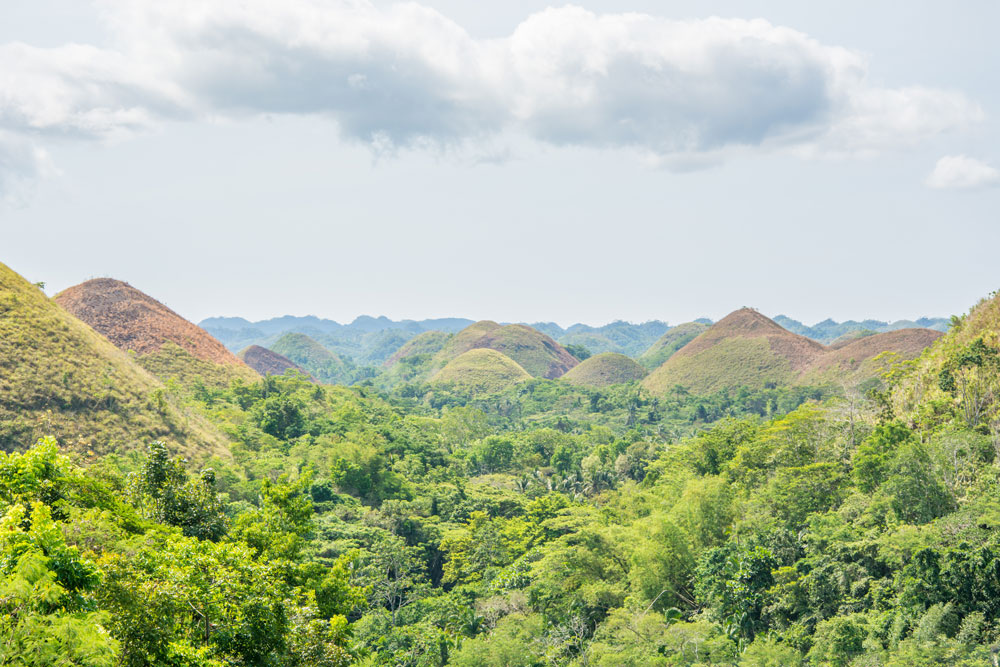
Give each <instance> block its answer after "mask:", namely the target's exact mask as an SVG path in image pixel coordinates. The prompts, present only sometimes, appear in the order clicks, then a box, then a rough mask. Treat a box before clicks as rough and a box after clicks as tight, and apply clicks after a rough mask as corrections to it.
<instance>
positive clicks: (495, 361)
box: [431, 348, 531, 394]
mask: <svg viewBox="0 0 1000 667" xmlns="http://www.w3.org/2000/svg"><path fill="white" fill-rule="evenodd" d="M530 379H531V375H530V374H529V373H528V372H527V371H525V370H524V369H523V368H521V366H520V365H519V364H518V363H517V362H516V361H514V360H513V359H511V358H510V357H508V356H506V355H504V354H502V353H500V352H497V351H496V350H491V349H489V348H475V349H472V350H468V351H467V352H464V353H462V354H460V355H459V356H457V357H456V358H454V359H452V360H451V361H449V362H448V364H447V365H445V367H444V368H442V369H441V370H440V371H438V372H437V373H436V374H435V375H434V377H433V378H432V380H431V381H432V382H433V383H434V384H451V385H455V386H456V387H458V388H460V389H464V390H467V391H470V392H473V393H477V394H491V393H495V392H498V391H502V390H504V389H507V388H508V387H512V386H514V385H515V384H517V383H519V382H524V381H525V380H530Z"/></svg>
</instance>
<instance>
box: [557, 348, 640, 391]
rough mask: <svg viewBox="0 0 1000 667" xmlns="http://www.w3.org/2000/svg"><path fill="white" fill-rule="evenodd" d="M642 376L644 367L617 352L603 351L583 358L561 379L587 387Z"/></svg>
mask: <svg viewBox="0 0 1000 667" xmlns="http://www.w3.org/2000/svg"><path fill="white" fill-rule="evenodd" d="M644 377H646V369H645V368H643V367H642V366H640V365H639V364H637V363H636V362H635V361H634V360H632V359H631V358H629V357H626V356H625V355H624V354H618V353H617V352H605V353H604V354H598V355H596V356H593V357H590V358H589V359H584V360H583V361H581V362H580V364H579V365H578V366H575V367H573V368H571V369H569V371H567V372H566V374H565V375H563V376H562V378H561V379H562V380H565V381H566V382H570V383H572V384H581V385H585V386H588V387H610V386H611V385H614V384H622V383H625V382H634V381H635V380H641V379H642V378H644Z"/></svg>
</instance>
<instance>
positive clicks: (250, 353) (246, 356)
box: [236, 345, 312, 378]
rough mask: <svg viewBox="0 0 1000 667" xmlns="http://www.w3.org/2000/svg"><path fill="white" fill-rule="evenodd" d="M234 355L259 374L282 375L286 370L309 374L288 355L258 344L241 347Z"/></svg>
mask: <svg viewBox="0 0 1000 667" xmlns="http://www.w3.org/2000/svg"><path fill="white" fill-rule="evenodd" d="M236 356H237V357H238V358H239V359H240V360H241V361H242V362H243V363H245V364H246V365H247V366H249V367H250V368H252V369H254V370H255V371H257V372H258V373H260V374H261V375H284V373H285V371H287V370H294V371H298V372H299V373H302V374H303V375H309V373H308V372H306V370H305V369H303V368H302V367H301V366H299V365H298V364H296V363H295V362H293V361H292V360H291V359H289V358H288V357H284V356H282V355H280V354H278V353H277V352H274V351H273V350H269V349H267V348H266V347H261V346H260V345H251V346H250V347H246V348H243V349H242V350H240V353H239V354H237V355H236ZM311 377H312V376H310V378H311Z"/></svg>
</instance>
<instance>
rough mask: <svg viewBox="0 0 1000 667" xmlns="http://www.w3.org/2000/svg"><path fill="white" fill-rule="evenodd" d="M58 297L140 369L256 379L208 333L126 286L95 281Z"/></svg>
mask: <svg viewBox="0 0 1000 667" xmlns="http://www.w3.org/2000/svg"><path fill="white" fill-rule="evenodd" d="M54 298H55V301H56V303H58V304H59V305H60V306H62V307H63V308H65V309H66V310H67V311H68V312H70V313H71V314H73V315H74V316H75V317H77V318H78V319H80V320H82V321H83V322H85V323H87V324H88V325H90V327H91V328H92V329H94V330H95V331H96V332H97V333H99V334H101V335H102V336H104V337H105V338H107V339H108V340H109V341H111V342H112V343H113V344H114V345H115V346H116V347H118V348H119V349H121V350H124V351H126V352H128V351H133V352H135V353H136V359H137V361H138V362H139V364H140V365H142V366H143V367H144V368H146V369H147V370H149V371H150V372H152V373H154V374H155V375H156V376H157V377H159V378H161V379H163V380H167V379H168V378H170V377H177V378H178V379H180V380H181V381H182V382H183V381H187V380H191V379H193V378H198V379H200V380H202V381H208V382H211V383H217V384H227V383H228V381H229V379H230V378H232V377H242V378H244V379H246V380H254V379H258V376H257V374H256V373H255V372H254V371H253V370H251V369H250V367H248V366H247V365H246V364H244V363H243V362H242V361H240V360H239V359H237V358H236V356H235V355H234V354H233V353H232V352H230V351H229V350H227V349H226V347H225V346H224V345H223V344H222V343H220V342H219V341H217V340H216V339H215V338H213V337H212V336H211V334H209V333H208V332H207V331H205V330H204V329H202V328H200V327H198V326H197V325H195V324H192V323H191V322H189V321H187V320H185V319H184V318H183V317H181V316H180V315H178V314H177V313H175V312H174V311H172V310H170V309H169V308H167V307H166V306H165V305H163V304H162V303H160V302H159V301H157V300H156V299H154V298H152V297H151V296H149V295H147V294H144V293H143V292H141V291H139V290H137V289H136V288H134V287H132V286H131V285H129V284H128V283H125V282H122V281H120V280H114V279H112V278H96V279H94V280H88V281H87V282H85V283H80V284H79V285H76V286H75V287H70V288H69V289H67V290H64V291H62V292H60V293H59V294H57V295H56V296H55V297H54Z"/></svg>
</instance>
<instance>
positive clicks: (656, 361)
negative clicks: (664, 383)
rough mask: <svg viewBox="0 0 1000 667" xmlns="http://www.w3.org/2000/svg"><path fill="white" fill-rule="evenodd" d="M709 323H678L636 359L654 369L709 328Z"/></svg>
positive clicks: (646, 366) (641, 364)
mask: <svg viewBox="0 0 1000 667" xmlns="http://www.w3.org/2000/svg"><path fill="white" fill-rule="evenodd" d="M708 327H709V325H707V324H704V323H702V322H687V323H685V324H678V325H677V326H676V327H673V328H672V329H670V330H669V331H667V332H666V333H665V334H663V335H662V336H660V338H659V339H658V340H657V341H656V342H655V343H653V344H652V345H650V346H649V349H647V350H646V351H645V352H643V353H642V355H640V356H639V358H638V359H636V361H638V362H639V365H640V366H642V367H643V368H645V369H646V370H649V371H651V370H653V369H654V368H657V367H659V366H661V365H663V362H664V361H666V360H667V359H669V358H670V357H672V356H673V355H674V353H675V352H676V351H677V350H679V349H681V348H682V347H684V346H685V345H687V344H688V343H690V342H691V341H692V340H694V339H695V337H696V336H697V335H698V334H700V333H702V332H703V331H705V330H706V329H708Z"/></svg>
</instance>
